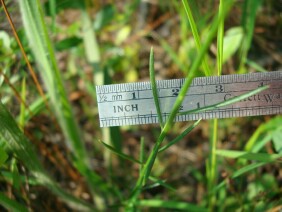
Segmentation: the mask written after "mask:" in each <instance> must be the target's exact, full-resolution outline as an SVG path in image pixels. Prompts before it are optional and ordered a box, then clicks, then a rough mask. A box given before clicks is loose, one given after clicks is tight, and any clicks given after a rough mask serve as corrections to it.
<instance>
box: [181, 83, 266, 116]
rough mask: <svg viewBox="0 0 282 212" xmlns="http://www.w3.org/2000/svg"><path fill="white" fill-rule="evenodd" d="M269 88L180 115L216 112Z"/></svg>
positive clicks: (258, 89)
mask: <svg viewBox="0 0 282 212" xmlns="http://www.w3.org/2000/svg"><path fill="white" fill-rule="evenodd" d="M268 88H269V86H262V87H259V88H257V89H255V90H252V91H249V92H247V93H245V94H242V95H239V96H236V97H233V98H230V99H228V100H226V101H224V102H219V103H217V104H213V105H209V106H206V107H202V108H199V109H194V110H189V111H184V112H180V113H179V115H186V114H191V113H200V112H204V111H207V110H214V109H217V108H220V107H224V106H228V105H231V104H234V103H236V102H239V101H241V100H243V99H246V98H248V97H250V96H252V95H255V94H257V93H260V92H262V91H264V90H266V89H268Z"/></svg>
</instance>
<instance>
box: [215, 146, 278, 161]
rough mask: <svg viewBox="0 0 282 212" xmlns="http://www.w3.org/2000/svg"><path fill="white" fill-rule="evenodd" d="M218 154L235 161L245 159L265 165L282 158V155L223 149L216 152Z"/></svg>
mask: <svg viewBox="0 0 282 212" xmlns="http://www.w3.org/2000/svg"><path fill="white" fill-rule="evenodd" d="M216 154H217V155H220V156H223V157H228V158H234V159H239V158H243V159H247V160H256V161H260V162H265V163H270V162H273V161H275V160H277V159H279V158H282V154H267V153H250V152H245V151H235V150H223V149H221V150H216Z"/></svg>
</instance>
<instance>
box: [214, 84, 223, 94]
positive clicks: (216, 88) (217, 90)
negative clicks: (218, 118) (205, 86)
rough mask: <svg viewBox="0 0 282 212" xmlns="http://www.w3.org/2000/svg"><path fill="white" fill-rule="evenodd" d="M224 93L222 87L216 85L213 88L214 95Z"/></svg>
mask: <svg viewBox="0 0 282 212" xmlns="http://www.w3.org/2000/svg"><path fill="white" fill-rule="evenodd" d="M223 91H224V88H223V85H216V86H215V92H216V93H222V92H223Z"/></svg>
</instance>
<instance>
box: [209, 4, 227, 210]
mask: <svg viewBox="0 0 282 212" xmlns="http://www.w3.org/2000/svg"><path fill="white" fill-rule="evenodd" d="M223 11H224V5H223V0H220V1H219V11H218V18H220V17H221V16H222V13H223ZM223 35H224V19H220V20H219V24H218V30H217V55H216V59H217V76H220V75H221V73H222V64H223V38H224V37H223ZM212 123H213V124H212V128H213V130H212V135H211V138H210V147H209V149H210V151H209V159H208V162H207V163H208V164H209V165H208V166H207V181H208V182H207V187H208V191H212V190H213V188H214V187H215V185H216V183H217V157H216V148H217V143H218V120H217V119H214V120H213V122H212ZM216 201H217V197H216V195H211V194H209V195H208V206H209V210H210V211H213V210H214V206H215V205H216Z"/></svg>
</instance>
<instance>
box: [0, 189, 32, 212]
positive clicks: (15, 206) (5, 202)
mask: <svg viewBox="0 0 282 212" xmlns="http://www.w3.org/2000/svg"><path fill="white" fill-rule="evenodd" d="M0 205H2V206H3V207H4V208H6V209H7V210H8V211H14V212H28V211H29V210H28V209H27V208H26V207H25V206H23V205H21V204H19V203H18V202H17V201H15V200H12V199H10V198H8V197H7V196H6V195H5V194H3V193H2V192H0Z"/></svg>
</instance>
